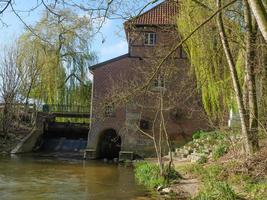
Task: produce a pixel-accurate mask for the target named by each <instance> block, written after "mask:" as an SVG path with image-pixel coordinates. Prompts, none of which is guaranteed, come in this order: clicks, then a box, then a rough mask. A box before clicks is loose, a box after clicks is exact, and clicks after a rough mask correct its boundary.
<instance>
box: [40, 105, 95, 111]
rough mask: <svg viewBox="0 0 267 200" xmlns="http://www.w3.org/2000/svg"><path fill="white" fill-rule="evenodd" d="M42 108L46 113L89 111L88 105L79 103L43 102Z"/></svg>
mask: <svg viewBox="0 0 267 200" xmlns="http://www.w3.org/2000/svg"><path fill="white" fill-rule="evenodd" d="M42 110H43V112H46V113H90V107H89V106H81V105H58V104H44V105H43V109H42Z"/></svg>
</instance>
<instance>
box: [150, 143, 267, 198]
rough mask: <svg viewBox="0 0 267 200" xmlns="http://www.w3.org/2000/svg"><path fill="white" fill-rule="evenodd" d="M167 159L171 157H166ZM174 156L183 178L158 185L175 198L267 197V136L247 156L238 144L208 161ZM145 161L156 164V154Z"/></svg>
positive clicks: (159, 190) (161, 189)
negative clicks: (164, 184)
mask: <svg viewBox="0 0 267 200" xmlns="http://www.w3.org/2000/svg"><path fill="white" fill-rule="evenodd" d="M165 161H166V162H167V161H168V157H165ZM200 161H201V162H192V160H190V159H188V160H187V159H174V167H175V170H176V171H177V172H179V174H180V175H181V177H182V178H178V179H176V180H173V181H171V182H170V184H169V185H168V186H164V187H158V188H154V189H153V190H156V189H158V192H159V194H162V196H163V197H166V198H167V197H169V198H171V197H173V196H174V197H175V198H173V199H195V200H199V199H209V200H217V199H218V200H219V199H220V200H224V199H225V200H236V199H246V200H254V199H255V200H265V199H267V139H266V138H262V139H261V140H260V150H259V151H258V152H257V153H256V154H255V155H254V156H253V157H251V158H245V157H244V156H243V155H242V152H241V151H240V148H238V145H234V146H232V147H230V148H229V149H228V150H227V152H225V154H223V155H221V156H220V157H219V158H216V159H212V158H211V159H208V160H206V162H204V163H202V160H200ZM146 162H148V163H151V164H156V163H157V160H156V159H154V158H151V159H147V160H146Z"/></svg>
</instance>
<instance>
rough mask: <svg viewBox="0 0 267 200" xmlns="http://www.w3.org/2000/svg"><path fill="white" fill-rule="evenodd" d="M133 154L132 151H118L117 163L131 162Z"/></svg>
mask: <svg viewBox="0 0 267 200" xmlns="http://www.w3.org/2000/svg"><path fill="white" fill-rule="evenodd" d="M133 159H134V153H133V152H132V151H120V153H119V161H120V162H122V161H126V160H133Z"/></svg>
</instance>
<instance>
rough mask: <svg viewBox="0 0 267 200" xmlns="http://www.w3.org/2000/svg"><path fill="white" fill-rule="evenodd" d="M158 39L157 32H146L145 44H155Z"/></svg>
mask: <svg viewBox="0 0 267 200" xmlns="http://www.w3.org/2000/svg"><path fill="white" fill-rule="evenodd" d="M156 39H157V38H156V33H145V45H150V46H153V45H155V44H156Z"/></svg>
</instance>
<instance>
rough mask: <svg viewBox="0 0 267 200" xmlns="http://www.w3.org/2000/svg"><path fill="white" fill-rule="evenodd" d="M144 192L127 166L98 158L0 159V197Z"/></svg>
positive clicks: (93, 198) (95, 197) (122, 198)
mask: <svg viewBox="0 0 267 200" xmlns="http://www.w3.org/2000/svg"><path fill="white" fill-rule="evenodd" d="M144 196H146V191H145V190H144V188H143V187H142V186H138V185H137V184H136V183H135V180H134V176H133V171H132V169H131V168H129V167H122V166H117V165H112V164H105V163H102V162H101V161H99V162H96V161H87V162H84V161H79V160H71V159H49V158H33V157H25V156H23V157H16V158H9V157H4V158H3V157H1V158H0V199H1V200H13V199H14V200H61V199H62V200H76V199H78V200H106V199H107V200H111V199H116V200H126V199H150V198H142V197H144Z"/></svg>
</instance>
